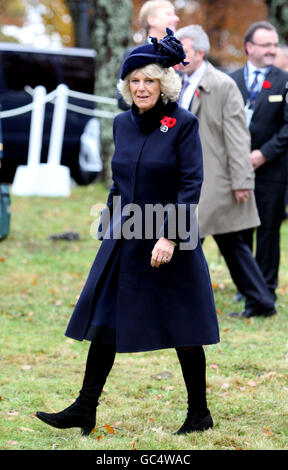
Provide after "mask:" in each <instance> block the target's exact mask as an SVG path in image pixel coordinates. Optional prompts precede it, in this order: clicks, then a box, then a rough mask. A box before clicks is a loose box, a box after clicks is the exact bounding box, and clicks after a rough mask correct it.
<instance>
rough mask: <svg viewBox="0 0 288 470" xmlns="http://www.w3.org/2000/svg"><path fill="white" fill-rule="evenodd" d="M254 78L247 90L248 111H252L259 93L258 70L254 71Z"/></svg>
mask: <svg viewBox="0 0 288 470" xmlns="http://www.w3.org/2000/svg"><path fill="white" fill-rule="evenodd" d="M254 73H255V78H254V80H253V82H252V84H251V87H250V89H249V103H250V109H254V108H255V103H256V98H257V95H258V93H259V90H258V87H257V85H258V75H259V73H260V70H255V72H254Z"/></svg>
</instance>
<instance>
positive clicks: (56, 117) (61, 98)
mask: <svg viewBox="0 0 288 470" xmlns="http://www.w3.org/2000/svg"><path fill="white" fill-rule="evenodd" d="M68 90H69V89H68V87H67V85H64V84H63V83H62V84H60V85H58V86H57V88H56V92H57V94H56V99H55V105H54V113H53V119H52V126H51V133H50V139H49V150H48V159H47V163H48V165H60V162H61V154H62V147H63V140H64V131H65V123H66V115H67V103H68Z"/></svg>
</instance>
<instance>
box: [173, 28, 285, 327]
mask: <svg viewBox="0 0 288 470" xmlns="http://www.w3.org/2000/svg"><path fill="white" fill-rule="evenodd" d="M175 35H176V37H177V38H178V39H180V40H181V42H182V44H183V47H184V51H185V54H186V60H187V61H189V64H188V65H186V66H185V67H184V66H183V67H182V72H183V86H182V91H181V94H180V98H179V104H180V105H181V106H183V107H184V108H186V109H190V111H191V112H192V113H193V114H195V115H196V116H197V117H198V119H199V131H200V137H201V142H202V146H203V160H204V183H203V186H202V192H201V198H200V203H199V227H200V237H201V239H202V240H204V238H205V237H207V236H208V235H212V236H213V237H214V239H215V241H216V243H217V245H218V247H219V249H220V251H221V253H222V255H223V257H224V259H225V261H226V264H227V266H228V268H229V270H230V274H231V277H232V279H233V281H234V283H235V284H236V286H237V288H238V289H239V291H240V292H241V293H242V294H243V295H244V296H245V297H246V305H245V310H244V311H243V312H241V313H240V314H238V313H237V314H235V315H240V316H242V317H246V318H247V317H251V316H260V315H261V316H265V317H267V316H271V315H273V314H274V313H276V310H275V305H274V299H273V297H272V295H271V294H270V292H269V290H268V288H267V285H266V282H265V280H264V277H263V275H262V273H261V271H260V269H259V267H258V264H257V263H256V261H255V259H254V258H253V255H252V252H251V250H250V248H249V247H248V245H246V243H245V242H244V240H243V239H242V236H241V235H240V233H239V231H240V230H244V229H247V228H251V227H256V226H258V225H259V224H260V221H259V217H258V212H257V208H256V203H255V198H254V170H253V167H252V164H251V161H250V135H249V133H248V130H247V127H246V122H245V112H244V107H243V99H242V96H241V94H240V92H239V90H238V88H237V86H236V84H235V83H234V81H233V80H232V79H231V78H230V77H229V76H228V75H227V74H225V73H223V72H221V71H219V70H217V69H216V68H214V67H213V66H212V65H211V64H210V63H209V62H208V61H207V60H206V57H207V55H208V53H209V49H210V43H209V39H208V36H207V34H206V33H205V31H204V30H203V29H202V27H201V26H198V25H190V26H186V27H184V28H181V29H179V30H178V31H177V32H176V34H175ZM233 315H234V314H233Z"/></svg>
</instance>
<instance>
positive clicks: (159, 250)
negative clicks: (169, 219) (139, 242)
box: [151, 237, 175, 268]
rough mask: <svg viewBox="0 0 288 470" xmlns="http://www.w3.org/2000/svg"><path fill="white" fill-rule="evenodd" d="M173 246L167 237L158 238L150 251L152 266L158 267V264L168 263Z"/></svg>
mask: <svg viewBox="0 0 288 470" xmlns="http://www.w3.org/2000/svg"><path fill="white" fill-rule="evenodd" d="M174 248H175V244H174V243H173V242H171V241H170V240H168V238H164V237H161V238H159V240H158V241H157V243H155V245H154V248H153V251H152V257H151V266H152V268H159V266H160V264H164V263H169V261H171V258H172V256H173V253H174Z"/></svg>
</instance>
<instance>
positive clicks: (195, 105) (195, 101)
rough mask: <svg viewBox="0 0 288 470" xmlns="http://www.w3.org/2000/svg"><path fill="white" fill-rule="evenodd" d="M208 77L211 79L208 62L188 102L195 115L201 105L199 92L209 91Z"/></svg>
mask: <svg viewBox="0 0 288 470" xmlns="http://www.w3.org/2000/svg"><path fill="white" fill-rule="evenodd" d="M210 79H211V65H210V64H209V62H208V63H207V69H206V72H205V74H204V76H203V77H202V78H201V80H200V82H199V84H198V87H197V88H196V91H195V93H194V96H193V98H192V101H191V104H190V111H191V113H193V114H195V115H196V116H197V114H198V113H199V109H200V105H201V94H202V93H203V92H204V93H210V91H211V87H210Z"/></svg>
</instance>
